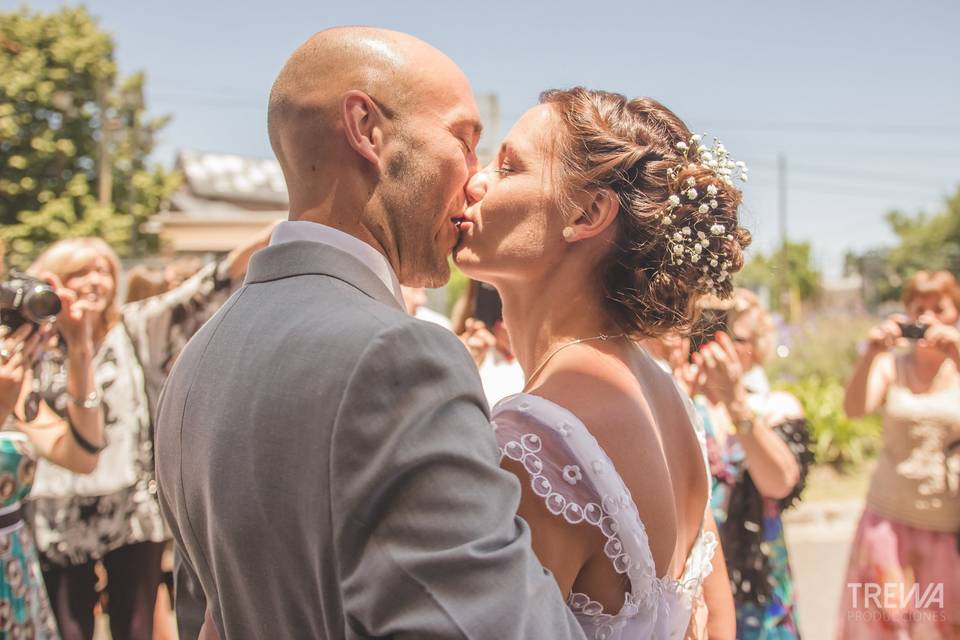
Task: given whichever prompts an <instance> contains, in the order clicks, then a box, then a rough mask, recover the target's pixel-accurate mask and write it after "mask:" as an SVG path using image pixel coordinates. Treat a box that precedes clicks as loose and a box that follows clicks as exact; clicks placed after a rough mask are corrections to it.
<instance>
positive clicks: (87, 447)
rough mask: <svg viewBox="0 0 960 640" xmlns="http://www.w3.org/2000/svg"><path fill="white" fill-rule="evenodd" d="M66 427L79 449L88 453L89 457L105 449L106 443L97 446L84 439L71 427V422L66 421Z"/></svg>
mask: <svg viewBox="0 0 960 640" xmlns="http://www.w3.org/2000/svg"><path fill="white" fill-rule="evenodd" d="M67 425H68V426H69V427H70V435H72V436H73V439H74V440H76V441H77V444H78V445H80V448H81V449H83V450H84V451H86V452H87V453H89V454H90V455H94V456H95V455H97V454H98V453H100V452H101V451H103V450H104V449H106V448H107V443H106V442H104V443H103V445H102V446H99V447H98V446H97V445H95V444H93V443H92V442H90V441H89V440H87V439H86V438H84V437H83V436H82V435H81V434H80V432H79V431H77V428H76V427H75V426H73V421H72V420H67Z"/></svg>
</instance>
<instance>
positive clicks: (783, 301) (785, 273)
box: [777, 153, 792, 321]
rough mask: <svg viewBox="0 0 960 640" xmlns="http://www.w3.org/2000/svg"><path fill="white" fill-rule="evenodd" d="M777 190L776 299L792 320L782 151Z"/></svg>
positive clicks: (785, 183) (784, 156) (785, 162)
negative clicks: (777, 255)
mask: <svg viewBox="0 0 960 640" xmlns="http://www.w3.org/2000/svg"><path fill="white" fill-rule="evenodd" d="M777 190H778V194H779V198H778V207H777V209H778V213H779V218H780V278H779V280H780V296H779V298H780V299H779V300H778V301H777V302H778V303H779V305H780V311H781V312H782V313H784V315H785V316H787V320H788V321H789V320H792V317H790V316H791V315H792V314H791V313H790V312H791V311H792V309H791V305H790V292H789V288H790V284H789V282H790V278H789V275H790V274H789V266H790V263H789V261H788V259H787V156H786V155H785V154H783V153H780V154H778V155H777Z"/></svg>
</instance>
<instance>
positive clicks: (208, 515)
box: [156, 28, 583, 640]
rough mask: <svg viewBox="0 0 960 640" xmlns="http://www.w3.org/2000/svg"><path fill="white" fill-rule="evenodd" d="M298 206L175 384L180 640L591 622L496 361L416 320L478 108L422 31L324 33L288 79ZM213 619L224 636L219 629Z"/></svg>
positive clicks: (282, 138) (171, 428) (165, 430)
mask: <svg viewBox="0 0 960 640" xmlns="http://www.w3.org/2000/svg"><path fill="white" fill-rule="evenodd" d="M268 123H269V132H270V141H271V143H272V146H273V149H274V152H275V153H276V156H277V159H278V160H279V161H280V165H281V167H282V169H283V174H284V177H285V179H286V182H287V187H288V190H289V194H290V216H289V221H287V222H283V223H281V224H280V225H279V226H278V227H277V229H276V230H275V232H274V235H273V238H272V240H271V244H270V246H269V247H268V248H266V249H264V250H263V251H261V252H259V253H258V254H256V255H255V256H254V257H253V259H252V261H251V264H250V267H249V271H248V274H247V278H246V281H245V283H244V286H243V287H242V288H241V289H240V290H239V291H238V292H237V293H236V294H235V295H234V296H233V297H232V298H231V299H230V301H229V302H228V303H227V304H226V305H225V306H224V307H223V308H222V309H221V310H220V312H219V313H218V314H217V315H216V316H215V317H214V318H213V319H211V321H210V322H209V323H208V324H207V325H206V326H205V327H204V328H203V329H202V330H201V331H200V332H199V333H198V334H197V335H196V337H195V338H194V339H193V340H192V341H191V342H190V344H189V345H188V346H187V347H186V349H185V350H184V351H183V353H182V355H181V356H180V359H179V361H178V362H177V365H176V368H175V369H174V371H173V373H172V374H171V376H170V378H169V380H168V382H167V384H166V387H165V389H164V393H163V396H162V398H161V400H160V408H159V417H158V424H157V438H156V440H157V441H156V456H157V473H158V478H159V481H160V494H161V503H162V505H163V508H164V512H165V514H166V516H167V518H168V521H169V523H170V526H171V528H172V530H173V535H174V539H175V541H176V545H177V552H178V558H179V566H178V588H177V593H176V602H177V616H178V622H179V626H180V634H181V638H196V637H197V634H198V631H199V629H200V627H201V623H202V621H203V620H204V617H206V619H207V621H208V622H207V625H206V626H205V627H204V633H205V635H208V634H209V635H214V634H215V635H217V636H219V637H220V638H223V639H230V640H233V639H237V638H270V639H274V638H323V639H330V640H339V639H341V638H343V639H347V638H349V639H355V638H356V639H359V638H398V639H411V640H412V639H414V638H416V639H420V640H424V639H426V640H429V639H440V638H451V639H454V638H457V639H459V638H469V639H481V638H482V639H490V640H511V639H516V640H520V639H531V638H533V639H537V638H543V639H545V640H546V639H549V640H564V639H566V638H582V637H583V636H582V632H581V631H580V630H579V626H578V625H577V622H576V620H575V619H574V618H573V616H572V615H571V613H570V611H569V610H568V608H567V607H566V606H565V605H564V602H563V598H562V596H561V594H560V592H559V590H558V588H557V585H556V583H555V582H554V580H553V579H552V577H551V576H550V575H548V574H546V573H545V572H544V570H543V569H542V567H541V565H540V563H539V562H538V561H537V559H536V557H535V556H534V554H533V552H532V550H531V547H530V534H529V530H528V528H527V526H526V524H525V523H524V522H523V521H522V520H519V519H518V518H516V516H515V512H516V508H517V504H518V502H519V499H520V491H519V486H518V484H517V481H516V479H515V477H514V476H513V475H511V474H509V473H506V472H504V471H501V470H500V468H499V466H498V461H499V454H498V451H497V447H496V444H495V441H494V438H493V435H492V432H491V428H490V424H489V416H488V409H487V406H486V403H485V401H484V399H483V390H482V388H481V385H480V381H479V378H478V376H477V371H476V367H475V366H474V365H473V362H472V361H471V359H470V357H469V355H468V354H467V353H466V351H465V350H464V348H463V346H462V345H461V344H460V342H459V341H458V340H457V339H456V338H455V337H454V336H453V334H451V333H450V332H448V331H445V330H444V329H442V328H440V327H437V326H435V325H433V324H430V323H426V322H422V321H419V320H416V319H414V318H411V317H410V316H409V315H407V314H406V313H405V312H404V305H403V299H402V296H401V294H400V283H401V282H402V283H403V284H405V285H409V286H438V285H442V284H443V283H445V282H446V280H447V278H448V277H449V271H448V266H447V265H448V263H447V256H448V255H449V253H450V251H451V250H452V249H453V247H454V245H455V244H456V242H457V241H458V234H459V230H458V226H457V223H458V221H459V219H460V217H461V216H462V215H463V212H464V210H465V205H466V203H465V192H464V191H465V186H466V182H467V180H468V179H469V178H470V176H471V175H472V174H473V173H474V172H475V171H476V165H477V159H476V154H475V147H476V144H477V141H478V138H479V135H480V121H479V116H478V114H477V108H476V105H475V103H474V100H473V96H472V94H471V91H470V86H469V84H468V82H467V80H466V78H465V77H464V76H463V73H462V72H461V71H460V69H459V68H458V67H457V66H456V65H455V64H454V63H453V62H452V61H450V60H449V59H448V58H447V57H446V56H444V55H443V54H441V53H440V52H439V51H437V50H436V49H433V48H432V47H430V46H429V45H427V44H426V43H424V42H421V41H420V40H417V39H416V38H413V37H411V36H408V35H404V34H400V33H395V32H390V31H383V30H375V29H366V28H344V29H334V30H329V31H324V32H321V33H319V34H317V35H315V36H314V37H312V38H311V39H310V40H309V41H307V42H306V43H305V44H304V45H302V46H301V47H300V48H299V49H298V50H297V51H296V52H295V53H294V54H293V55H292V56H291V58H290V59H289V61H288V62H287V63H286V65H285V66H284V68H283V70H282V71H281V72H280V75H279V77H278V78H277V80H276V83H275V84H274V87H273V91H272V93H271V96H270V107H269V118H268ZM211 627H212V628H211Z"/></svg>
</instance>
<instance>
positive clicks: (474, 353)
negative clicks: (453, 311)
mask: <svg viewBox="0 0 960 640" xmlns="http://www.w3.org/2000/svg"><path fill="white" fill-rule="evenodd" d="M458 337H459V338H460V341H461V342H463V344H464V346H465V347H466V348H467V351H469V352H470V357H472V358H473V361H474V362H475V363H476V365H477V367H479V366H480V365H481V364H483V359H484V358H486V357H487V352H488V351H490V349H492V348H494V347H495V346H496V344H497V339H496V338H495V337H494V335H493V334H492V333H490V331H489V330H488V329H487V325H485V324H484V323H482V322H480V321H479V320H476V319H474V318H467V322H466V330H465V331H464V332H463V333H462V334H460V335H459V336H458Z"/></svg>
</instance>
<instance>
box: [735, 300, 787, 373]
mask: <svg viewBox="0 0 960 640" xmlns="http://www.w3.org/2000/svg"><path fill="white" fill-rule="evenodd" d="M732 302H733V304H732V305H731V307H730V310H729V311H728V312H727V326H728V327H729V326H733V323H734V322H736V321H737V320H739V319H740V318H742V317H745V316H749V317H750V326H751V328H752V330H753V335H752V336H751V343H752V345H753V354H754V357H755V358H756V360H757V362H761V363H762V362H764V361H766V359H767V358H769V357H770V354H771V353H773V348H774V346H775V345H776V341H777V331H776V327H775V326H774V324H773V319H772V318H771V317H770V314H769V313H768V312H767V310H766V309H765V308H764V306H763V303H762V302H760V298H758V297H757V295H756V294H755V293H753V292H752V291H750V290H749V289H740V288H737V289H734V290H733V299H732Z"/></svg>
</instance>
